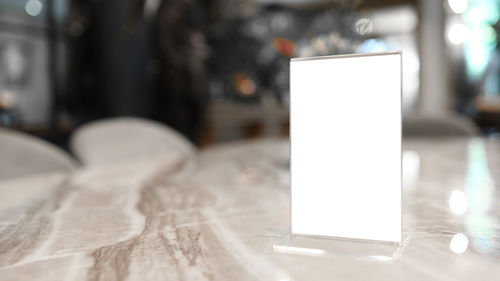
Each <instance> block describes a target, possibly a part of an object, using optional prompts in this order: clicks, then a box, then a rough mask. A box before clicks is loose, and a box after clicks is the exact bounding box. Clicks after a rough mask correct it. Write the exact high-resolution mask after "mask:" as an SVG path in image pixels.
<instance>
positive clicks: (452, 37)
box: [448, 23, 467, 45]
mask: <svg viewBox="0 0 500 281" xmlns="http://www.w3.org/2000/svg"><path fill="white" fill-rule="evenodd" d="M466 36H467V27H465V25H464V24H462V23H455V24H453V25H452V26H451V27H450V29H449V30H448V41H450V43H452V44H454V45H459V44H462V43H463V42H464V41H465V37H466Z"/></svg>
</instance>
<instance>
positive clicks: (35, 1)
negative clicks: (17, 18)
mask: <svg viewBox="0 0 500 281" xmlns="http://www.w3.org/2000/svg"><path fill="white" fill-rule="evenodd" d="M24 10H25V11H26V13H27V14H28V15H30V16H32V17H36V16H38V15H39V14H40V12H41V11H42V2H40V0H28V2H26V5H24Z"/></svg>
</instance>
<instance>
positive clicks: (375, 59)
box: [290, 52, 401, 242]
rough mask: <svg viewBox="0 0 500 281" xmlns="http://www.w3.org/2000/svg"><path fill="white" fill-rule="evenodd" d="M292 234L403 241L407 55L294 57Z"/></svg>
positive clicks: (291, 82) (291, 125)
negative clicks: (404, 71)
mask: <svg viewBox="0 0 500 281" xmlns="http://www.w3.org/2000/svg"><path fill="white" fill-rule="evenodd" d="M290 95H291V106H290V108H291V113H290V115H291V117H290V118H291V121H290V130H291V132H290V138H291V177H292V179H291V208H292V210H291V220H292V233H294V234H307V235H320V236H331V237H343V238H355V239H368V240H379V241H390V242H401V53H400V52H391V53H379V54H364V55H352V56H331V57H321V58H308V59H292V61H291V63H290Z"/></svg>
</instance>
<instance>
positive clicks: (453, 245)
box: [450, 233, 469, 254]
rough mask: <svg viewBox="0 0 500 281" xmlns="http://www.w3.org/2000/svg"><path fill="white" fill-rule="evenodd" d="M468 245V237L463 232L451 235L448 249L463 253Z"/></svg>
mask: <svg viewBox="0 0 500 281" xmlns="http://www.w3.org/2000/svg"><path fill="white" fill-rule="evenodd" d="M468 246H469V238H467V236H465V234H463V233H457V234H455V235H453V238H451V241H450V250H451V251H452V252H454V253H456V254H463V253H464V252H465V251H466V250H467V247H468Z"/></svg>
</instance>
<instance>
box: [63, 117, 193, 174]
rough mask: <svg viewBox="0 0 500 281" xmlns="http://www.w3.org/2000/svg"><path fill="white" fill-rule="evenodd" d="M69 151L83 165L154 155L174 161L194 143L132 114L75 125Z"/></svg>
mask: <svg viewBox="0 0 500 281" xmlns="http://www.w3.org/2000/svg"><path fill="white" fill-rule="evenodd" d="M71 150H72V151H73V153H74V154H75V155H76V157H77V158H78V159H79V160H80V161H81V162H82V163H83V164H85V165H99V164H109V163H114V162H121V161H141V160H142V159H150V158H155V159H157V160H159V161H166V162H170V163H175V162H177V161H180V160H182V159H185V158H186V157H187V156H189V155H191V154H192V153H193V151H194V150H195V147H194V146H193V144H191V143H190V142H189V140H187V139H186V138H184V137H183V136H182V135H180V134H179V133H177V132H176V131H175V130H173V129H171V128H169V127H167V126H166V125H163V124H160V123H157V122H154V121H151V120H146V119H141V118H134V117H118V118H111V119H105V120H100V121H96V122H92V123H89V124H86V125H84V126H82V127H80V128H78V129H77V130H76V131H75V133H74V134H73V135H72V137H71Z"/></svg>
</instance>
